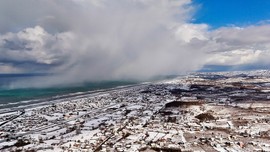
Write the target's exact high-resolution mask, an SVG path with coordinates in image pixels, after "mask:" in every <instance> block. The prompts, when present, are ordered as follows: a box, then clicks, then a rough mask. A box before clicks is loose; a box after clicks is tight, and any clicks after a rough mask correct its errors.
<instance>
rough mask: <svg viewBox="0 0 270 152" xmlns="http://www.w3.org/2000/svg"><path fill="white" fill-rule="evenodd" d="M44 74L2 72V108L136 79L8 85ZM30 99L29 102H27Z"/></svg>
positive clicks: (103, 87) (0, 88) (110, 86)
mask: <svg viewBox="0 0 270 152" xmlns="http://www.w3.org/2000/svg"><path fill="white" fill-rule="evenodd" d="M40 76H42V75H33V74H1V75H0V109H1V108H10V107H13V106H18V105H20V104H17V103H19V102H22V101H24V102H23V103H24V104H30V103H31V102H46V101H47V100H51V99H57V98H60V97H61V96H63V95H65V96H68V95H69V94H72V93H77V92H86V91H94V90H99V89H108V88H114V87H117V86H125V85H132V84H136V83H138V82H135V81H102V82H88V83H84V84H80V85H76V86H65V87H63V86H62V87H51V88H23V89H16V88H15V89H10V88H9V87H8V86H9V84H11V83H12V82H14V81H27V80H28V79H31V78H33V77H40ZM27 101H29V102H27Z"/></svg>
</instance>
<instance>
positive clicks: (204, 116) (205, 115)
mask: <svg viewBox="0 0 270 152" xmlns="http://www.w3.org/2000/svg"><path fill="white" fill-rule="evenodd" d="M195 118H197V119H199V120H200V121H201V122H202V121H207V120H215V117H214V116H213V115H212V114H210V113H201V114H199V115H197V116H195Z"/></svg>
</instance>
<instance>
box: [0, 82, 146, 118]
mask: <svg viewBox="0 0 270 152" xmlns="http://www.w3.org/2000/svg"><path fill="white" fill-rule="evenodd" d="M147 83H149V82H143V83H139V84H133V85H124V86H117V87H113V88H108V89H97V90H92V91H85V92H75V93H70V94H64V95H60V96H58V95H56V96H53V97H48V98H42V99H34V100H27V101H19V102H17V103H12V104H10V103H7V104H6V105H16V104H17V105H18V106H17V107H14V106H12V107H3V108H2V107H0V115H2V114H5V113H11V112H16V111H20V110H24V109H31V108H33V107H41V106H47V105H51V104H56V103H61V102H65V99H66V100H74V99H79V98H84V97H90V96H91V97H92V96H95V95H98V94H99V93H104V94H106V93H109V92H114V91H118V90H122V89H129V88H133V87H139V86H144V85H147ZM23 104H25V105H23Z"/></svg>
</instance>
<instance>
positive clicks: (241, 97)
mask: <svg viewBox="0 0 270 152" xmlns="http://www.w3.org/2000/svg"><path fill="white" fill-rule="evenodd" d="M269 84H270V72H269V71H265V70H264V71H251V72H222V73H195V74H192V75H189V76H185V77H178V78H175V79H172V80H166V81H161V82H157V83H146V84H143V85H139V86H134V87H128V88H118V89H116V90H110V91H108V92H100V93H96V94H89V95H83V96H78V97H73V98H67V99H64V100H62V101H61V102H55V103H52V104H50V105H42V106H38V107H31V108H28V109H24V110H21V111H18V112H7V113H3V114H1V115H0V125H1V126H0V151H20V150H21V151H31V150H32V151H149V150H152V151H166V150H167V151H173V150H175V151H177V150H179V151H185V150H186V151H270V142H269V141H270V113H269V110H270V106H269V105H270V104H269V103H270V98H269V96H270V94H269V92H268V91H266V90H270V87H269Z"/></svg>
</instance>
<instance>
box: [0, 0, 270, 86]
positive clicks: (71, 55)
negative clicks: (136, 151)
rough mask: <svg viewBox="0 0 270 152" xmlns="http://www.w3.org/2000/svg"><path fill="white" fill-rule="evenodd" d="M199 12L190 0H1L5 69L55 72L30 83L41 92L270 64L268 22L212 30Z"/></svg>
mask: <svg viewBox="0 0 270 152" xmlns="http://www.w3.org/2000/svg"><path fill="white" fill-rule="evenodd" d="M33 6H35V7H33ZM194 11H196V9H195V7H194V5H193V3H192V1H191V0H117V1H112V0H91V1H87V0H58V1H55V0H24V1H10V0H2V1H1V2H0V54H1V56H0V72H1V73H22V72H23V73H54V75H53V76H50V77H46V78H44V80H33V82H30V83H29V82H27V84H31V86H36V87H38V86H50V85H58V84H67V83H80V82H85V81H96V80H112V79H147V78H151V77H153V76H157V75H168V74H182V73H186V72H191V71H196V70H199V69H201V68H202V67H203V66H204V65H207V64H209V65H210V64H214V65H244V64H263V65H269V64H270V63H269V61H268V60H267V59H268V58H269V47H270V37H269V36H268V35H269V34H270V26H269V25H257V26H249V27H242V28H238V27H224V28H219V29H216V30H209V26H208V25H207V24H194V23H191V20H192V19H193V16H192V15H193V14H194ZM19 85H23V86H27V85H26V84H21V83H20V84H19Z"/></svg>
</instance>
